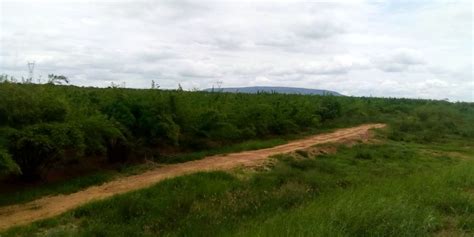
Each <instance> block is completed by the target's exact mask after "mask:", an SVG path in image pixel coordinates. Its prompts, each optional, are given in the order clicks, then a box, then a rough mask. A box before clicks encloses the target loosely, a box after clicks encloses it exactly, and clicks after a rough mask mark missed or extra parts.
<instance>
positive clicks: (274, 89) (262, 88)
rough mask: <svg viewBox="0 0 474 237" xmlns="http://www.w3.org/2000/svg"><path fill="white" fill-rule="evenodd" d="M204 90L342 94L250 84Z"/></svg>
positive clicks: (252, 92)
mask: <svg viewBox="0 0 474 237" xmlns="http://www.w3.org/2000/svg"><path fill="white" fill-rule="evenodd" d="M204 91H209V92H211V91H215V92H230V93H249V94H256V93H258V92H267V93H272V92H273V93H280V94H301V95H334V96H343V95H342V94H340V93H338V92H335V91H330V90H320V89H309V88H298V87H280V86H251V87H226V88H208V89H204Z"/></svg>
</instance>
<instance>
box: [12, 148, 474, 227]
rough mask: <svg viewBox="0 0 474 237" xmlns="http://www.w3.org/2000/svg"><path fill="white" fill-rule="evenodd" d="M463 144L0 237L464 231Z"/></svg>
mask: <svg viewBox="0 0 474 237" xmlns="http://www.w3.org/2000/svg"><path fill="white" fill-rule="evenodd" d="M472 144H473V141H466V140H464V141H462V140H451V142H450V143H449V144H446V143H445V144H432V145H419V144H414V143H403V142H391V141H390V142H387V143H385V144H382V145H358V146H356V147H353V148H340V150H339V152H337V153H336V154H333V155H324V156H319V157H318V158H316V159H315V158H314V157H304V156H303V155H304V154H305V153H304V152H302V153H300V155H299V156H298V157H296V159H295V157H291V156H289V155H283V156H280V157H279V160H280V161H279V162H277V163H276V164H275V166H274V167H272V168H271V169H269V170H260V171H258V172H254V173H250V174H249V173H248V172H247V171H241V172H237V173H235V174H228V173H224V172H211V173H199V174H194V175H189V176H184V177H179V178H175V179H171V180H167V181H165V182H162V183H159V184H157V185H155V186H154V187H152V188H149V189H145V190H140V191H137V192H133V193H129V194H125V195H120V196H117V197H114V198H112V199H110V200H105V201H101V202H97V203H91V204H89V205H86V206H84V207H81V208H79V209H76V210H74V211H71V212H68V213H66V214H64V215H62V216H60V217H57V218H53V219H49V220H46V221H41V222H39V223H35V224H32V225H30V226H27V227H20V228H15V229H12V230H10V231H8V232H6V233H4V234H3V235H4V236H16V235H22V236H32V235H34V234H38V233H40V234H45V235H53V236H64V235H66V236H70V235H72V236H104V235H105V236H144V235H145V236H146V235H148V236H156V235H164V236H183V235H186V236H215V235H225V236H228V235H229V236H255V235H259V236H426V235H433V234H446V235H447V236H450V235H451V236H452V235H455V236H458V235H463V234H465V235H466V236H469V235H471V236H472V234H473V233H474V149H473V147H472Z"/></svg>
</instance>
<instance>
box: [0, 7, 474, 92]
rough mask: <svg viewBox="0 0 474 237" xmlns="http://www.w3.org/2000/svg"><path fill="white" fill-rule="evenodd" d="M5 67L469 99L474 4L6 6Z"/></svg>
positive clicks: (99, 82) (81, 81) (141, 81)
mask: <svg viewBox="0 0 474 237" xmlns="http://www.w3.org/2000/svg"><path fill="white" fill-rule="evenodd" d="M0 4H2V6H1V9H2V10H1V11H2V12H1V15H0V35H1V39H0V73H9V74H12V75H14V76H17V77H21V76H25V75H26V74H27V67H26V63H27V62H28V61H33V60H35V61H36V64H37V67H36V75H37V76H39V75H43V77H44V75H47V74H49V73H63V74H65V75H67V76H69V77H70V78H71V81H72V82H73V83H74V84H78V85H88V86H89V85H92V86H108V85H109V84H110V82H112V81H113V82H121V81H123V82H126V84H127V86H130V87H149V85H150V81H151V80H155V81H157V82H158V83H159V84H160V86H161V87H162V88H176V86H177V84H178V83H181V84H182V85H183V86H184V87H185V88H195V87H196V88H205V87H211V86H212V85H213V84H215V82H216V81H217V80H220V81H223V86H248V85H279V86H301V87H311V88H321V89H332V90H337V91H340V92H343V93H346V94H348V95H375V96H403V97H414V98H417V97H422V98H438V99H442V98H445V97H448V98H450V99H451V100H466V101H473V100H474V98H473V97H472V91H473V90H474V88H473V82H472V81H473V76H472V11H471V9H472V3H471V2H470V1H469V0H461V1H456V2H452V1H442V0H433V1H392V0H387V1H364V0H360V1H342V0H341V1H333V2H327V1H277V2H275V1H265V0H262V1H241V2H235V1H190V0H179V1H167V0H164V1H151V0H140V1H133V2H132V1H125V0H123V1H120V0H119V1H117V0H113V1H112V0H111V1H108V0H102V1H95V2H92V1H87V0H84V1H79V0H75V1H72V2H64V1H57V0H56V1H53V0H49V1H41V2H38V1H34V0H21V1H13V0H3V1H1V2H0Z"/></svg>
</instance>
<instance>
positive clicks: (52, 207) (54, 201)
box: [0, 124, 385, 230]
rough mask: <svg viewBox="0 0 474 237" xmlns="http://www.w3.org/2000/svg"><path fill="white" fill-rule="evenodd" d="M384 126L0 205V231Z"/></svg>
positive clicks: (342, 131)
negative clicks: (170, 180)
mask: <svg viewBox="0 0 474 237" xmlns="http://www.w3.org/2000/svg"><path fill="white" fill-rule="evenodd" d="M384 126H385V125H383V124H366V125H361V126H357V127H353V128H345V129H339V130H337V131H335V132H332V133H327V134H320V135H315V136H311V137H308V138H305V139H301V140H296V141H292V142H290V143H287V144H284V145H280V146H276V147H272V148H266V149H260V150H254V151H245V152H239V153H232V154H227V155H216V156H210V157H206V158H204V159H201V160H196V161H189V162H185V163H180V164H173V165H167V166H164V167H160V168H157V169H154V170H151V171H147V172H144V173H142V174H139V175H133V176H128V177H124V178H120V179H117V180H114V181H111V182H108V183H105V184H102V185H99V186H93V187H90V188H87V189H84V190H81V191H78V192H76V193H72V194H67V195H57V196H47V197H44V198H40V199H37V200H34V201H32V202H29V203H25V204H18V205H11V206H5V207H1V208H0V230H5V229H7V228H10V227H13V226H17V225H23V224H28V223H31V222H33V221H37V220H41V219H45V218H49V217H53V216H56V215H59V214H61V213H64V212H66V211H68V210H71V209H73V208H76V207H78V206H80V205H83V204H85V203H88V202H91V201H95V200H100V199H104V198H107V197H110V196H112V195H116V194H121V193H125V192H129V191H133V190H137V189H142V188H145V187H148V186H151V185H153V184H155V183H157V182H159V181H161V180H164V179H167V178H171V177H175V176H180V175H184V174H189V173H194V172H199V171H210V170H228V169H232V168H235V167H239V166H255V165H259V164H261V163H262V162H264V161H265V160H266V159H267V158H268V157H269V156H272V155H275V154H280V153H287V152H291V151H294V150H298V149H304V148H308V147H311V146H313V145H316V144H322V143H328V142H340V141H343V140H347V139H364V138H366V137H367V136H368V131H369V130H370V129H373V128H382V127H384Z"/></svg>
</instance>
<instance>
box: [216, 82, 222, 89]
mask: <svg viewBox="0 0 474 237" xmlns="http://www.w3.org/2000/svg"><path fill="white" fill-rule="evenodd" d="M216 85H217V89H218V90H221V87H222V81H219V80H218V81H216Z"/></svg>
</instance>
